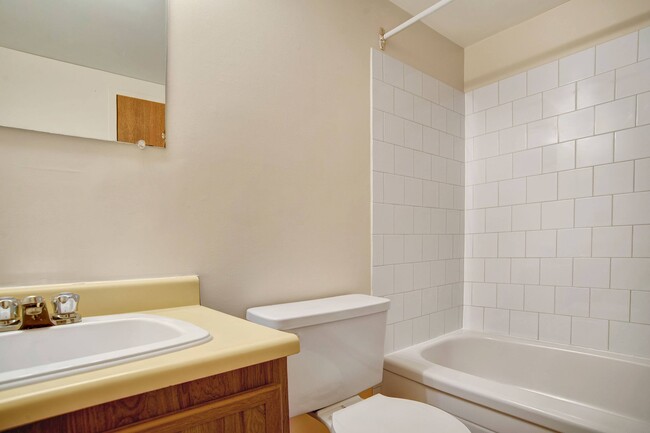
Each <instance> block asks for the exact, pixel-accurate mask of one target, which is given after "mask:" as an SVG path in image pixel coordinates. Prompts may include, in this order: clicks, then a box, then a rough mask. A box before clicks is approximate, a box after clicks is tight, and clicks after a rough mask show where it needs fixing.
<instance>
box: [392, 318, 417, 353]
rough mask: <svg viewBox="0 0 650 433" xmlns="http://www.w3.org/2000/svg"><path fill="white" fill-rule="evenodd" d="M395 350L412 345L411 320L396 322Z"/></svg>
mask: <svg viewBox="0 0 650 433" xmlns="http://www.w3.org/2000/svg"><path fill="white" fill-rule="evenodd" d="M394 330H395V331H394V333H395V335H394V339H395V350H400V349H404V348H405V347H408V346H411V345H413V321H411V320H406V321H403V322H397V323H395V326H394Z"/></svg>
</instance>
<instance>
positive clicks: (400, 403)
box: [330, 394, 469, 433]
mask: <svg viewBox="0 0 650 433" xmlns="http://www.w3.org/2000/svg"><path fill="white" fill-rule="evenodd" d="M330 431H332V432H333V433H369V432H372V433H402V432H404V433H406V432H408V433H432V432H442V433H469V430H468V429H467V427H465V425H464V424H463V423H462V422H460V421H459V420H458V419H457V418H456V417H454V416H452V415H450V414H448V413H447V412H445V411H443V410H440V409H438V408H436V407H433V406H430V405H428V404H425V403H420V402H417V401H413V400H405V399H403V398H392V397H386V396H384V395H381V394H375V395H373V396H372V397H370V398H367V399H365V400H362V401H360V402H358V403H355V404H353V405H351V406H348V407H346V408H344V409H341V410H338V411H336V412H334V413H333V416H332V426H331V427H330Z"/></svg>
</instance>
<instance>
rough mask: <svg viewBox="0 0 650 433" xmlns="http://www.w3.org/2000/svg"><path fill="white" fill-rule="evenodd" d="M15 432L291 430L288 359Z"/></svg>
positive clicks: (241, 432)
mask: <svg viewBox="0 0 650 433" xmlns="http://www.w3.org/2000/svg"><path fill="white" fill-rule="evenodd" d="M10 431H11V432H16V433H45V432H49V433H51V432H66V433H109V432H110V433H144V432H147V433H154V432H155V433H208V432H209V433H221V432H224V433H225V432H227V433H289V408H288V396H287V364H286V358H282V359H277V360H274V361H269V362H266V363H263V364H257V365H253V366H250V367H245V368H242V369H239V370H234V371H230V372H227V373H223V374H219V375H216V376H211V377H207V378H203V379H198V380H195V381H192V382H187V383H182V384H179V385H174V386H170V387H167V388H163V389H159V390H155V391H151V392H147V393H144V394H140V395H136V396H131V397H127V398H124V399H121V400H116V401H112V402H108V403H104V404H101V405H98V406H93V407H89V408H86V409H81V410H78V411H76V412H71V413H67V414H63V415H60V416H56V417H53V418H49V419H46V420H43V421H38V422H36V423H33V424H29V425H25V426H22V427H18V428H16V429H13V430H10Z"/></svg>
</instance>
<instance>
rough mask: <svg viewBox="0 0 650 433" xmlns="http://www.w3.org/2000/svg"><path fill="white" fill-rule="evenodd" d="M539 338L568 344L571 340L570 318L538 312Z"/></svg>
mask: <svg viewBox="0 0 650 433" xmlns="http://www.w3.org/2000/svg"><path fill="white" fill-rule="evenodd" d="M539 339H540V340H542V341H550V342H553V343H562V344H569V343H570V342H571V318H570V317H567V316H556V315H554V314H540V315H539Z"/></svg>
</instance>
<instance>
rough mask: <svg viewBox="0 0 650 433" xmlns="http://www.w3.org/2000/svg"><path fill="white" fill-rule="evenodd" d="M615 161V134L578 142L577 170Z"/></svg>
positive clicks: (588, 138)
mask: <svg viewBox="0 0 650 433" xmlns="http://www.w3.org/2000/svg"><path fill="white" fill-rule="evenodd" d="M612 161H614V134H603V135H597V136H594V137H587V138H582V139H580V140H578V141H577V142H576V168H580V167H588V166H592V165H599V164H607V163H609V162H612Z"/></svg>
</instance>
